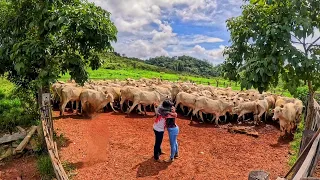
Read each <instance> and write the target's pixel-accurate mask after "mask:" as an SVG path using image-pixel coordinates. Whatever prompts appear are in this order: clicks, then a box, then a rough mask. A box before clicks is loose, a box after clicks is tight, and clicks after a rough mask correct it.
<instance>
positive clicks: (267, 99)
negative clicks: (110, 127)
mask: <svg viewBox="0 0 320 180" xmlns="http://www.w3.org/2000/svg"><path fill="white" fill-rule="evenodd" d="M52 91H53V95H54V96H53V97H54V99H55V100H57V99H59V101H60V104H59V107H60V115H63V114H64V111H65V107H66V105H67V103H68V102H70V101H71V102H72V103H73V102H75V103H76V113H77V111H78V107H79V102H81V106H82V107H81V110H82V111H81V112H80V113H81V114H86V115H88V114H92V113H94V112H97V111H99V110H101V109H102V108H104V107H105V106H106V105H107V104H110V106H111V108H112V109H113V111H115V112H118V111H116V110H115V108H114V106H113V103H114V102H120V109H121V111H123V104H124V103H126V105H128V107H129V108H128V110H127V111H126V113H127V114H128V115H129V114H130V112H131V111H132V110H133V109H134V108H135V107H136V106H137V110H139V111H140V112H142V111H141V106H142V107H144V113H145V114H146V106H149V105H150V106H151V107H152V106H153V107H154V110H155V111H156V107H158V106H159V105H160V104H161V103H162V102H163V101H164V100H166V99H170V100H172V101H173V102H175V107H176V108H177V107H178V106H179V107H180V108H181V110H182V111H183V112H184V110H185V109H184V108H187V109H188V115H189V114H190V113H191V112H192V116H197V117H199V118H200V120H202V121H204V119H203V113H204V114H212V115H214V116H213V119H212V120H211V121H213V120H215V123H216V124H217V125H218V122H219V119H220V116H225V120H226V115H227V112H228V113H229V114H231V115H233V114H236V115H238V121H239V120H240V119H241V118H242V119H243V120H244V115H245V114H248V113H252V114H253V115H254V123H255V124H259V122H260V120H261V118H262V117H264V118H266V117H267V116H268V115H269V114H270V113H273V117H272V119H273V120H277V119H279V123H280V130H281V135H282V136H283V135H285V134H286V133H289V134H292V133H293V130H294V129H295V128H296V126H297V124H298V123H299V122H300V120H301V115H302V110H303V108H304V106H303V103H302V101H300V100H298V99H294V98H288V97H282V96H279V95H276V94H272V93H263V94H259V92H258V91H256V90H246V91H234V90H232V89H231V88H230V87H229V88H218V87H213V86H209V85H201V84H199V85H198V84H195V83H191V82H169V81H166V80H164V81H162V80H160V79H158V78H153V79H146V78H142V79H140V80H133V79H130V78H128V79H126V80H123V81H119V80H103V81H102V80H99V81H90V82H88V83H85V84H84V86H79V85H77V84H76V83H75V82H70V81H67V82H61V81H58V82H56V83H54V84H53V85H52ZM129 102H131V103H132V105H131V106H129ZM263 114H264V115H265V116H263ZM192 116H191V120H192Z"/></svg>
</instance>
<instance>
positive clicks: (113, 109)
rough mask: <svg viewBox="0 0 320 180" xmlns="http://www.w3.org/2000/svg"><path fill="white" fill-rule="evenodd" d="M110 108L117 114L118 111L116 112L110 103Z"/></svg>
mask: <svg viewBox="0 0 320 180" xmlns="http://www.w3.org/2000/svg"><path fill="white" fill-rule="evenodd" d="M110 106H111V109H112V110H113V111H114V112H115V113H118V111H116V110H115V109H114V107H113V103H112V102H110Z"/></svg>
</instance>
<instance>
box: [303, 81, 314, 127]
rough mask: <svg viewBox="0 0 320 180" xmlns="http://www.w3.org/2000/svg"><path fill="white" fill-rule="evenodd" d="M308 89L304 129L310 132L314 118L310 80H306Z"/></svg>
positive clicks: (312, 92)
mask: <svg viewBox="0 0 320 180" xmlns="http://www.w3.org/2000/svg"><path fill="white" fill-rule="evenodd" d="M308 88H309V97H308V107H307V108H308V109H307V116H306V119H305V129H306V130H311V126H312V122H313V117H314V101H313V97H314V91H313V87H312V82H311V81H310V80H308Z"/></svg>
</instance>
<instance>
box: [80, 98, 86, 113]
mask: <svg viewBox="0 0 320 180" xmlns="http://www.w3.org/2000/svg"><path fill="white" fill-rule="evenodd" d="M86 106H87V104H86V101H81V112H80V113H81V115H83V112H86V110H87V107H86Z"/></svg>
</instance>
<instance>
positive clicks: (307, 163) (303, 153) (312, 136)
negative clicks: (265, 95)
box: [285, 100, 320, 180]
mask: <svg viewBox="0 0 320 180" xmlns="http://www.w3.org/2000/svg"><path fill="white" fill-rule="evenodd" d="M314 110H315V112H314V117H313V121H312V128H311V130H305V131H304V132H303V136H302V139H301V145H300V155H299V157H298V159H297V161H296V163H295V164H294V165H293V167H292V168H291V169H290V170H289V172H288V173H287V174H286V176H285V178H287V179H292V180H300V179H314V178H313V174H314V172H315V170H316V167H317V164H318V160H319V155H320V149H319V148H320V143H319V142H320V141H319V140H320V106H319V104H318V102H317V101H316V100H314Z"/></svg>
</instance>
